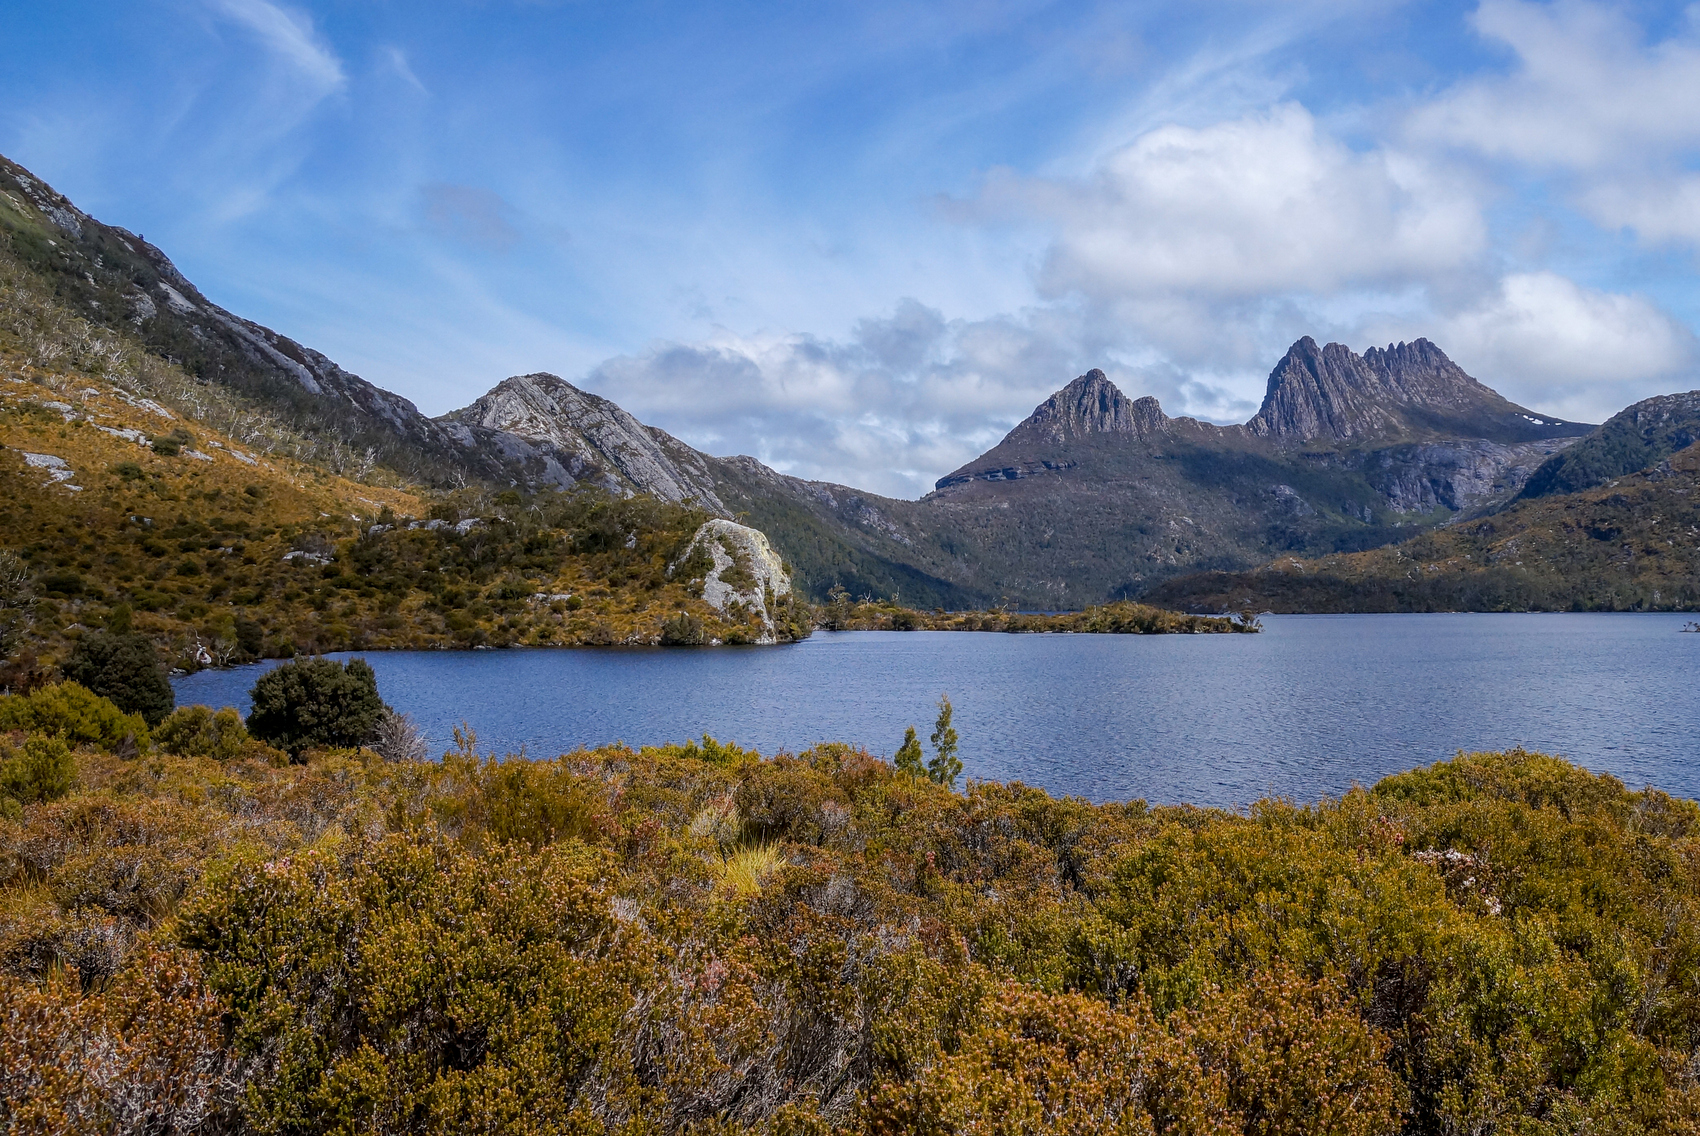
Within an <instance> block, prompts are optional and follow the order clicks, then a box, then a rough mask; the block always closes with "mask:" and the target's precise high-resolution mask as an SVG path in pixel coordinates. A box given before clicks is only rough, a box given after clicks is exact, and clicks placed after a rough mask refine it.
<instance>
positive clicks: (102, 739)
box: [0, 682, 148, 753]
mask: <svg viewBox="0 0 1700 1136" xmlns="http://www.w3.org/2000/svg"><path fill="white" fill-rule="evenodd" d="M0 730H28V731H30V732H31V733H41V734H48V735H50V736H52V737H56V738H62V739H64V741H65V742H66V744H68V745H71V746H79V745H92V746H98V747H99V748H101V749H103V750H106V751H107V752H108V753H134V752H136V751H138V750H142V749H146V748H147V746H148V727H147V723H146V722H145V721H144V720H143V719H142V717H141V715H139V714H126V713H124V712H123V711H122V710H120V709H119V708H118V707H117V706H115V705H113V703H112V701H111V699H107V698H102V697H101V696H100V695H98V694H95V693H94V692H92V691H90V690H89V689H87V688H86V687H83V686H80V685H78V684H77V683H74V682H61V683H55V684H54V685H52V686H44V687H42V688H41V689H40V690H36V691H32V692H31V693H29V694H13V695H8V696H7V697H4V698H0Z"/></svg>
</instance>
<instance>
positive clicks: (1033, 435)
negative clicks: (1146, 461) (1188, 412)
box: [1006, 367, 1169, 442]
mask: <svg viewBox="0 0 1700 1136" xmlns="http://www.w3.org/2000/svg"><path fill="white" fill-rule="evenodd" d="M1168 421H1169V419H1168V416H1167V415H1165V414H1164V413H1163V408H1162V407H1161V406H1159V405H1157V400H1156V399H1154V398H1152V397H1150V396H1149V395H1147V396H1146V397H1144V398H1134V399H1130V398H1128V397H1127V396H1126V395H1125V394H1123V393H1122V392H1121V391H1120V390H1119V389H1117V387H1116V384H1114V383H1112V382H1111V381H1110V380H1109V378H1108V376H1106V375H1105V374H1104V372H1102V371H1100V370H1098V369H1097V368H1096V367H1094V368H1093V369H1092V370H1090V371H1087V372H1086V373H1085V374H1084V375H1081V376H1080V377H1079V378H1078V379H1075V380H1074V381H1073V382H1072V383H1070V384H1068V386H1066V387H1064V388H1063V389H1062V390H1060V391H1058V392H1057V393H1056V394H1053V395H1052V396H1051V397H1050V398H1048V399H1046V400H1045V401H1044V402H1042V403H1040V404H1039V406H1038V407H1037V408H1036V409H1035V410H1034V411H1033V413H1032V414H1030V415H1029V416H1028V417H1027V420H1026V421H1024V422H1022V423H1021V424H1020V425H1019V426H1017V427H1016V428H1015V429H1014V430H1012V431H1010V434H1009V437H1008V438H1007V439H1006V441H1022V440H1027V441H1045V442H1064V441H1067V440H1069V439H1070V438H1082V437H1086V436H1088V435H1091V434H1136V435H1138V436H1140V437H1144V436H1146V435H1147V434H1151V433H1154V432H1160V431H1162V430H1163V429H1164V428H1165V426H1167V424H1168Z"/></svg>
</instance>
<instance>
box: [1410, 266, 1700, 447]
mask: <svg viewBox="0 0 1700 1136" xmlns="http://www.w3.org/2000/svg"><path fill="white" fill-rule="evenodd" d="M1430 338H1432V339H1434V340H1435V341H1436V342H1438V343H1440V344H1441V346H1442V347H1443V348H1444V349H1445V350H1446V351H1447V352H1448V353H1449V354H1451V355H1452V356H1453V358H1455V359H1457V360H1458V362H1459V364H1460V365H1462V366H1463V367H1464V368H1465V369H1466V370H1468V371H1469V372H1470V373H1471V374H1472V375H1475V376H1476V377H1477V378H1478V379H1481V380H1482V381H1483V382H1485V383H1487V384H1488V385H1489V386H1491V387H1494V388H1495V389H1497V390H1499V391H1500V392H1501V393H1502V394H1504V395H1506V397H1508V398H1510V399H1512V400H1513V401H1515V402H1520V403H1523V404H1524V405H1527V406H1532V407H1535V408H1537V409H1540V410H1543V411H1545V412H1546V413H1548V414H1557V415H1562V416H1564V417H1567V418H1571V419H1574V420H1580V421H1589V422H1599V421H1603V420H1604V419H1605V418H1607V417H1610V416H1611V415H1612V414H1615V413H1617V412H1618V411H1619V410H1622V409H1623V408H1624V407H1625V406H1627V405H1628V404H1629V403H1631V402H1636V401H1639V400H1640V399H1643V398H1646V397H1648V396H1650V395H1654V394H1663V393H1667V392H1668V391H1670V390H1671V389H1673V387H1672V379H1673V378H1674V377H1678V376H1681V377H1682V378H1683V381H1690V377H1689V376H1684V375H1683V374H1682V373H1683V372H1685V371H1687V370H1689V369H1691V368H1693V367H1694V365H1695V362H1696V359H1697V358H1700V345H1697V343H1696V341H1695V337H1694V333H1693V332H1691V331H1690V330H1689V329H1688V328H1686V327H1684V326H1683V325H1682V324H1680V323H1678V322H1677V321H1676V320H1674V319H1672V318H1671V317H1670V316H1668V315H1666V314H1665V313H1664V312H1662V311H1660V310H1659V308H1658V307H1656V306H1655V305H1654V304H1652V303H1651V302H1649V301H1648V300H1646V299H1644V298H1643V297H1640V296H1626V295H1621V294H1616V293H1610V292H1600V291H1596V290H1594V289H1591V288H1584V287H1581V286H1580V285H1578V284H1576V283H1575V282H1574V281H1572V280H1568V279H1566V278H1565V277H1562V276H1558V275H1555V274H1553V273H1550V272H1537V273H1526V274H1518V275H1512V276H1507V277H1506V278H1505V279H1504V280H1503V281H1502V282H1501V286H1500V288H1499V290H1498V292H1497V293H1496V294H1493V295H1491V296H1489V297H1487V298H1486V299H1485V300H1484V301H1483V302H1482V303H1481V304H1479V305H1477V306H1475V307H1473V308H1470V309H1468V310H1466V311H1463V312H1460V313H1458V314H1455V315H1452V316H1450V317H1447V318H1444V319H1442V320H1441V321H1440V325H1439V327H1437V328H1436V329H1435V331H1434V332H1433V333H1431V334H1430Z"/></svg>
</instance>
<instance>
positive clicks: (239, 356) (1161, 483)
mask: <svg viewBox="0 0 1700 1136" xmlns="http://www.w3.org/2000/svg"><path fill="white" fill-rule="evenodd" d="M0 232H3V233H4V238H5V242H6V251H7V253H8V254H9V255H10V256H12V257H13V258H15V259H16V260H17V261H18V262H19V263H21V264H23V265H25V266H26V268H27V270H28V271H30V272H33V273H35V274H37V275H38V277H39V278H40V279H42V280H45V281H50V282H51V284H52V286H53V288H54V289H55V293H56V294H57V295H58V296H60V297H61V298H63V299H64V300H65V301H66V302H68V303H69V304H70V305H71V306H73V307H74V308H75V309H76V310H78V311H79V312H81V313H83V315H84V316H85V318H87V319H88V320H90V322H91V323H94V324H97V325H103V326H109V327H117V328H119V329H121V330H122V331H123V332H124V333H125V334H133V335H135V336H138V337H140V338H141V339H142V340H143V341H144V342H145V343H146V344H147V346H148V349H149V350H150V351H153V352H155V353H157V354H159V355H160V356H161V357H168V358H170V359H172V360H174V361H176V362H179V363H181V364H182V366H183V367H184V368H185V369H188V370H190V371H191V372H192V373H193V374H195V375H197V376H200V378H201V379H202V380H203V381H205V382H208V383H213V384H218V385H220V386H221V387H224V388H226V389H228V390H230V391H232V392H234V393H235V395H236V396H237V397H239V398H240V399H243V400H246V402H245V403H244V405H247V406H251V407H252V408H253V410H254V412H255V413H256V414H263V415H275V416H280V417H282V418H284V419H286V420H287V421H289V422H291V423H293V424H294V426H295V427H296V428H297V429H298V430H299V432H300V435H301V436H302V437H305V438H309V439H312V438H320V437H323V438H327V439H330V440H331V441H332V442H333V443H334V445H335V446H336V447H339V448H337V449H336V451H335V455H333V456H335V457H336V460H337V461H343V460H345V459H346V457H347V455H349V454H353V455H355V456H356V457H357V458H359V456H360V455H364V458H363V459H361V460H362V461H363V463H364V464H365V465H371V464H372V463H376V464H377V465H378V466H380V467H381V466H388V467H389V468H390V469H393V470H394V471H396V473H397V474H399V475H400V476H401V477H403V478H405V479H410V480H413V481H416V482H420V483H424V484H427V485H457V484H466V483H468V482H471V481H483V482H486V483H495V484H499V485H513V486H522V487H543V486H557V487H569V486H572V485H576V484H592V485H597V486H601V487H603V488H606V489H609V490H613V491H616V492H620V493H628V494H629V493H647V494H651V495H654V496H655V497H657V498H660V499H662V500H665V501H694V502H697V503H698V504H700V505H701V506H702V507H704V508H705V509H707V510H708V511H709V512H711V513H713V514H715V515H717V516H720V517H723V518H728V519H731V518H738V519H741V520H743V521H745V522H747V523H748V524H750V525H752V526H754V527H757V528H759V529H761V530H762V531H764V532H766V533H767V534H768V535H769V537H770V538H771V539H772V542H773V544H774V545H775V547H776V548H777V549H778V550H779V552H780V553H781V554H782V555H783V556H784V557H785V558H786V559H787V560H789V561H790V562H791V563H792V564H793V566H794V567H795V568H796V579H797V583H798V586H799V587H800V588H802V589H803V590H805V591H807V592H809V593H811V594H813V595H815V596H817V597H819V596H821V595H824V593H825V591H826V590H827V589H828V588H829V587H832V586H834V585H842V586H844V587H846V588H848V589H850V590H851V592H852V593H853V594H857V595H863V594H866V595H873V596H881V597H892V596H901V597H902V599H903V600H904V602H906V603H913V604H921V605H924V606H935V605H936V606H946V607H964V606H980V605H984V604H986V603H990V602H997V601H1000V600H1001V601H1005V602H1008V603H1011V604H1014V605H1017V606H1025V607H1030V608H1031V607H1039V608H1046V609H1054V608H1068V607H1077V606H1080V605H1082V604H1087V603H1095V602H1100V601H1103V600H1106V599H1115V598H1121V597H1127V596H1133V595H1138V594H1140V593H1141V592H1142V591H1144V590H1146V589H1148V588H1150V587H1151V586H1153V585H1154V584H1155V583H1156V582H1158V581H1160V580H1163V579H1166V578H1168V577H1170V576H1174V575H1177V574H1182V573H1185V572H1189V571H1197V570H1200V569H1210V568H1239V567H1246V566H1249V565H1253V564H1258V563H1263V562H1266V561H1267V560H1269V559H1270V558H1271V557H1272V556H1276V555H1280V554H1285V553H1295V554H1301V555H1324V554H1329V553H1338V552H1350V551H1353V550H1357V549H1364V548H1371V547H1376V546H1378V545H1382V544H1386V543H1388V542H1391V541H1396V540H1400V539H1404V538H1405V537H1408V536H1409V535H1410V534H1411V533H1412V532H1415V531H1421V530H1423V529H1425V528H1428V527H1432V526H1434V525H1437V524H1443V523H1447V522H1449V521H1451V520H1453V519H1456V518H1458V517H1461V516H1466V515H1469V514H1472V513H1475V512H1480V511H1483V510H1489V509H1492V508H1495V507H1498V506H1499V505H1501V504H1503V503H1504V502H1505V501H1507V500H1509V499H1510V498H1511V497H1512V496H1514V495H1515V494H1517V493H1518V492H1519V491H1520V490H1521V489H1523V487H1524V484H1525V482H1526V481H1529V480H1531V475H1533V474H1536V470H1537V467H1540V468H1557V467H1552V461H1553V460H1556V457H1555V456H1556V455H1558V454H1559V452H1560V451H1561V450H1563V448H1564V447H1565V446H1567V445H1569V444H1570V443H1571V442H1573V441H1574V440H1575V438H1576V437H1577V436H1579V435H1581V434H1583V433H1586V432H1587V431H1588V430H1589V429H1590V427H1587V426H1584V425H1580V424H1577V423H1570V422H1563V421H1560V420H1557V419H1552V418H1550V417H1548V416H1545V415H1539V414H1535V413H1533V412H1531V411H1527V410H1525V409H1524V408H1522V407H1519V406H1516V405H1515V404H1513V403H1511V402H1509V401H1507V400H1506V399H1504V398H1502V397H1501V396H1500V395H1498V394H1497V393H1496V392H1494V391H1493V390H1491V389H1490V388H1488V387H1487V386H1485V385H1483V384H1482V383H1480V382H1478V381H1477V380H1476V379H1474V378H1473V377H1471V376H1470V375H1468V374H1466V373H1465V372H1464V371H1463V369H1462V368H1460V367H1459V366H1458V365H1457V364H1456V363H1454V362H1453V361H1452V360H1450V359H1449V358H1448V357H1447V356H1446V355H1445V353H1444V352H1442V351H1441V350H1440V348H1439V347H1437V346H1435V345H1434V344H1433V343H1431V342H1429V341H1428V340H1426V339H1418V340H1415V341H1413V342H1411V343H1399V344H1390V345H1388V346H1387V347H1386V348H1370V349H1369V350H1366V351H1365V352H1363V353H1362V354H1361V355H1360V354H1358V353H1356V352H1353V351H1352V350H1351V349H1349V348H1347V347H1345V346H1343V345H1341V344H1337V343H1330V344H1327V345H1321V346H1319V345H1318V344H1317V343H1316V341H1315V340H1314V339H1311V338H1309V337H1305V338H1302V339H1300V340H1299V341H1297V342H1296V343H1294V344H1293V345H1292V346H1291V347H1290V348H1289V349H1288V351H1287V352H1286V353H1285V355H1284V356H1283V357H1282V358H1281V360H1279V361H1278V362H1277V364H1276V365H1275V367H1274V369H1273V370H1272V371H1271V372H1270V376H1269V380H1268V385H1267V389H1266V393H1265V396H1264V399H1263V403H1262V405H1261V406H1260V408H1259V410H1258V413H1257V414H1256V415H1254V416H1253V417H1252V418H1251V419H1250V420H1249V421H1248V422H1246V423H1243V424H1239V425H1227V426H1222V425H1215V424H1212V423H1207V422H1201V421H1198V420H1197V419H1193V418H1188V417H1178V418H1171V417H1169V416H1168V415H1166V414H1165V413H1164V412H1163V410H1162V407H1161V406H1160V405H1159V403H1158V402H1157V400H1156V399H1154V398H1149V397H1145V398H1131V399H1130V398H1128V397H1127V396H1126V395H1125V394H1123V393H1122V392H1121V391H1120V390H1119V389H1117V388H1116V386H1115V384H1114V383H1113V382H1111V381H1110V380H1109V378H1108V377H1107V376H1106V375H1105V374H1104V373H1103V372H1102V371H1098V370H1093V371H1089V372H1087V373H1086V374H1085V375H1082V376H1080V377H1079V378H1077V379H1076V380H1074V381H1073V382H1071V383H1069V384H1067V385H1066V386H1064V387H1063V388H1062V389H1061V390H1059V391H1058V392H1056V394H1054V395H1052V396H1051V397H1050V398H1049V399H1047V400H1045V401H1044V402H1043V403H1041V404H1040V405H1039V406H1038V407H1036V408H1035V410H1034V412H1033V413H1032V414H1031V415H1030V416H1029V417H1028V418H1027V419H1025V420H1024V421H1023V422H1021V423H1019V424H1017V425H1016V426H1015V427H1014V428H1013V429H1012V430H1011V431H1010V432H1009V434H1008V435H1007V436H1006V437H1005V438H1004V439H1003V441H1002V442H1000V443H999V444H998V445H997V446H995V447H993V448H992V449H991V450H989V451H988V452H987V453H986V454H983V455H982V456H981V457H979V458H977V459H975V460H974V461H973V462H970V463H968V464H966V465H964V466H963V467H961V468H960V469H958V470H956V471H953V472H952V473H950V474H947V475H946V476H945V477H942V478H940V479H939V481H938V483H937V487H936V488H935V490H934V491H933V492H932V493H930V494H928V495H927V496H926V497H925V498H923V499H922V500H920V501H896V500H891V499H888V498H882V497H880V496H878V495H876V494H871V493H867V492H864V491H861V490H857V489H854V488H852V487H848V486H842V485H833V484H829V483H823V482H811V481H806V480H802V479H798V478H795V477H790V476H787V475H784V474H781V473H779V472H777V471H775V470H772V469H769V468H768V467H766V466H765V465H763V464H762V463H760V462H759V461H756V460H755V459H754V458H749V457H725V458H723V457H715V456H711V455H708V454H705V453H702V452H701V451H698V450H696V449H694V448H693V447H691V446H689V445H688V444H686V443H684V442H683V441H681V440H679V439H678V438H675V437H673V436H672V435H670V434H668V433H666V432H665V431H663V430H660V429H657V428H654V427H650V426H646V425H644V424H643V423H642V422H640V421H638V419H637V418H635V417H634V416H633V415H631V414H630V413H629V412H627V411H626V410H624V409H623V408H621V407H620V406H618V405H617V404H616V403H615V402H613V401H611V400H609V399H606V398H603V397H600V396H597V395H594V394H590V393H588V392H585V391H582V390H579V389H578V388H576V387H574V386H573V385H572V384H571V383H569V382H566V381H565V380H563V379H561V378H559V377H557V376H554V375H549V374H544V373H536V374H529V375H520V376H515V377H513V378H510V379H506V380H504V381H502V382H501V383H499V384H497V385H496V386H495V387H494V388H492V389H491V390H490V391H489V392H487V393H486V394H485V395H484V396H482V397H481V398H479V399H478V400H476V401H475V402H473V403H472V404H471V405H470V406H467V407H465V408H462V409H461V410H457V411H454V412H453V413H450V414H446V415H443V416H441V417H439V418H435V419H432V418H428V417H426V416H424V415H422V414H421V413H420V412H419V411H418V409H417V408H416V407H414V406H413V404H412V403H410V402H408V401H407V400H406V399H402V398H400V397H399V396H396V395H393V394H390V393H389V392H386V391H383V390H381V389H379V388H377V387H375V386H373V385H372V384H370V383H367V382H365V381H364V380H362V379H360V378H359V377H358V376H355V375H352V374H350V373H348V372H347V371H345V370H343V369H342V368H340V367H338V366H337V365H336V364H335V363H334V362H332V361H331V360H329V359H327V358H326V357H324V356H323V355H322V354H319V353H318V352H315V351H311V350H310V349H307V348H304V347H302V346H301V345H300V344H297V343H295V342H294V341H292V340H290V339H288V338H287V337H284V336H281V335H278V334H277V333H275V332H273V331H271V330H270V329H267V328H264V327H262V326H260V325H258V324H254V323H252V322H250V321H246V320H242V319H240V318H239V317H237V316H234V315H232V314H231V313H229V312H227V311H225V310H224V309H222V308H220V307H218V306H217V305H216V304H213V303H211V302H210V301H209V300H208V299H207V298H206V297H205V296H204V295H203V294H202V293H200V292H199V291H198V290H197V289H196V288H195V287H194V285H193V284H191V283H190V282H189V281H188V280H187V279H186V278H184V277H183V275H182V274H181V273H180V272H178V271H177V269H176V268H175V266H173V265H172V264H171V262H170V261H169V260H168V259H167V258H166V257H165V256H164V254H163V253H161V252H160V251H159V250H158V249H156V248H154V247H153V246H151V245H148V244H146V242H143V241H142V240H141V239H140V238H139V237H136V236H134V235H133V234H130V233H128V232H126V231H125V230H122V229H117V228H114V227H110V226H105V225H103V224H101V223H100V222H98V221H96V220H95V219H93V218H91V217H89V216H88V215H87V214H84V213H82V212H81V211H79V210H77V209H76V208H75V207H74V206H72V205H71V204H70V203H69V202H68V201H67V200H65V199H64V198H63V196H62V195H59V194H57V193H55V192H54V191H52V190H51V189H50V188H48V187H47V186H46V185H45V183H43V182H41V181H40V179H37V178H34V177H33V176H32V175H30V174H29V173H28V171H25V170H23V169H22V168H21V167H17V166H16V165H14V164H12V163H9V162H4V160H3V159H0ZM102 321H104V324H102ZM1671 437H1672V438H1673V439H1674V437H1675V435H1674V434H1672V435H1671ZM1661 444H1662V443H1661ZM1543 462H1544V463H1547V464H1546V466H1543V465H1542V463H1543ZM1565 468H1568V467H1565ZM362 476H363V475H362Z"/></svg>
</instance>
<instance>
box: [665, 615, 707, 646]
mask: <svg viewBox="0 0 1700 1136" xmlns="http://www.w3.org/2000/svg"><path fill="white" fill-rule="evenodd" d="M702 640H703V634H702V620H700V619H698V618H697V617H696V616H694V615H692V614H691V613H690V612H686V611H681V612H680V613H679V614H678V615H675V616H674V617H673V618H672V619H669V620H668V621H667V622H665V623H663V624H662V625H661V645H662V646H663V647H700V646H702Z"/></svg>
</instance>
